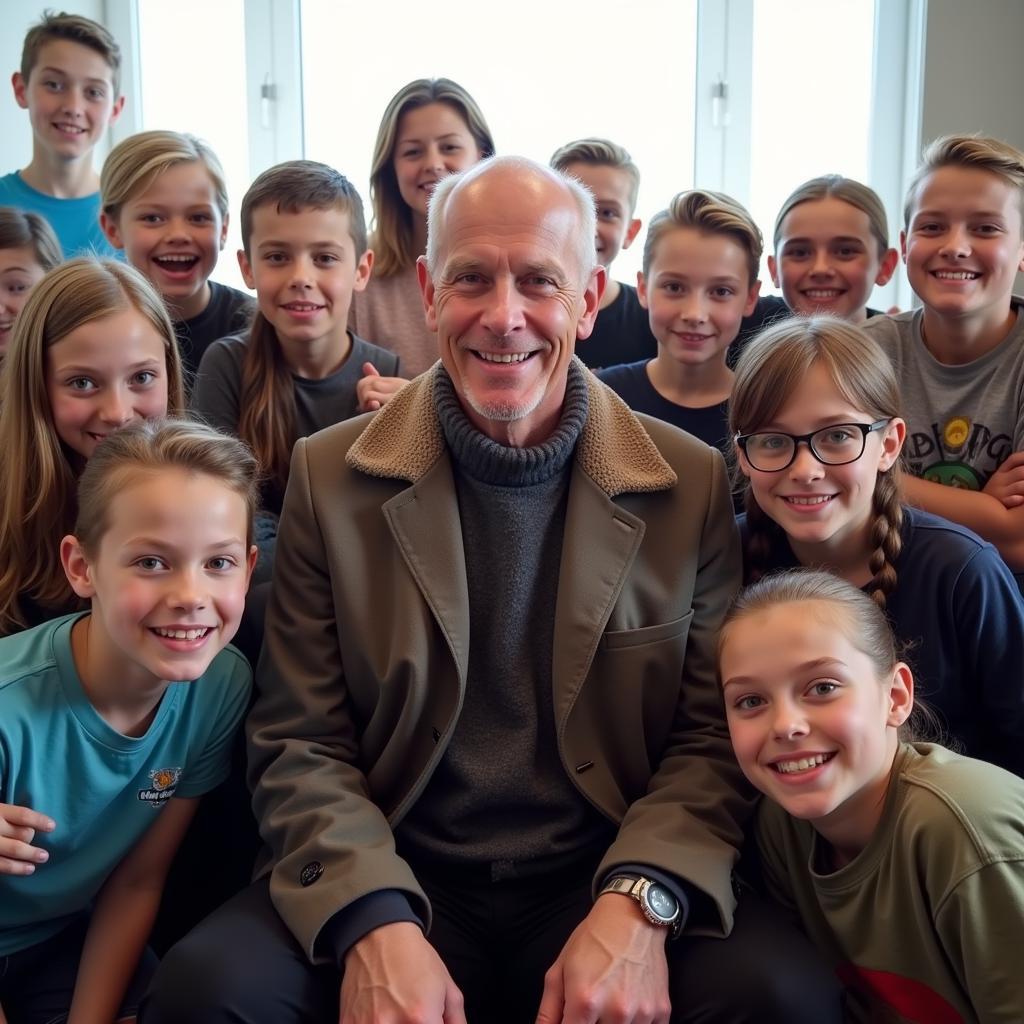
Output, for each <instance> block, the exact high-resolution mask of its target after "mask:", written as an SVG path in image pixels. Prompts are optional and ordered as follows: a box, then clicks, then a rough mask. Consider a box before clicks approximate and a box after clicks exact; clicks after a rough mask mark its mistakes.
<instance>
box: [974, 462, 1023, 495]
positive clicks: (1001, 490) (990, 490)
mask: <svg viewBox="0 0 1024 1024" xmlns="http://www.w3.org/2000/svg"><path fill="white" fill-rule="evenodd" d="M982 491H983V492H984V493H985V494H991V495H992V497H993V498H998V499H999V500H1000V501H1001V502H1002V503H1003V505H1004V506H1005V507H1006V508H1017V507H1018V506H1019V505H1024V452H1014V453H1013V454H1012V455H1010V456H1009V457H1008V458H1007V459H1005V460H1004V461H1003V463H1002V464H1001V465H1000V466H999V467H998V468H997V469H996V471H995V472H994V473H993V474H992V475H991V476H990V477H989V478H988V483H986V484H985V486H984V487H983V488H982Z"/></svg>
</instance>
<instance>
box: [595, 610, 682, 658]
mask: <svg viewBox="0 0 1024 1024" xmlns="http://www.w3.org/2000/svg"><path fill="white" fill-rule="evenodd" d="M692 620H693V609H692V608H691V609H690V611H688V612H687V613H686V614H685V615H683V616H681V617H680V618H678V619H673V620H672V621H671V622H662V623H659V624H658V625H656V626H642V627H641V628H640V629H610V630H606V631H605V633H604V635H603V636H602V637H601V647H602V649H604V650H621V649H623V648H625V647H642V646H643V645H644V644H657V643H661V642H662V641H663V640H672V639H674V638H676V637H680V636H681V637H682V638H683V639H684V640H685V638H686V634H687V633H688V632H689V629H690V622H691V621H692Z"/></svg>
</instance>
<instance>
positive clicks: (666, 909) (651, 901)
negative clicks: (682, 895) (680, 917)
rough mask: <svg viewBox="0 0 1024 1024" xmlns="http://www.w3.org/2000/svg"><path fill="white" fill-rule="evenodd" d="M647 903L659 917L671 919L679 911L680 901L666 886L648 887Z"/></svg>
mask: <svg viewBox="0 0 1024 1024" xmlns="http://www.w3.org/2000/svg"><path fill="white" fill-rule="evenodd" d="M647 904H648V906H649V907H650V908H651V910H652V911H654V913H655V914H657V916H658V917H660V918H663V919H664V920H666V921H671V920H672V919H673V918H674V917H675V916H676V914H678V913H679V903H678V902H677V901H676V898H675V896H673V895H672V893H670V892H669V891H668V889H666V888H665V887H664V886H661V885H656V884H654V885H649V886H648V887H647Z"/></svg>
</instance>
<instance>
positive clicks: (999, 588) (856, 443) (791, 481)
mask: <svg viewBox="0 0 1024 1024" xmlns="http://www.w3.org/2000/svg"><path fill="white" fill-rule="evenodd" d="M899 411H900V402H899V391H898V388H897V385H896V379H895V376H894V373H893V370H892V367H891V365H890V363H889V360H888V359H887V357H886V356H885V354H884V353H883V352H882V350H881V349H880V348H879V347H878V346H877V345H876V344H875V343H874V342H873V341H872V340H871V339H870V338H869V337H868V336H867V335H866V334H865V333H864V332H863V331H862V330H861V329H860V328H859V327H856V326H854V325H852V324H848V323H845V322H843V321H840V320H836V319H833V318H830V317H816V318H811V319H807V318H804V317H793V318H791V319H789V320H786V321H784V322H783V323H781V324H779V325H777V326H776V327H773V328H770V329H769V330H767V331H765V332H764V333H763V334H761V335H760V336H759V337H758V338H757V339H756V340H755V341H753V342H751V344H750V345H749V347H748V348H747V349H746V350H745V351H744V353H743V355H742V357H741V358H740V361H739V364H738V365H737V367H736V378H735V383H734V387H733V393H732V398H731V400H730V408H729V426H730V433H731V434H732V436H733V437H734V439H735V443H736V451H735V456H736V462H737V465H738V468H739V471H740V473H741V474H742V476H743V477H744V478H746V484H747V486H746V494H745V497H744V502H745V507H746V515H745V516H743V517H741V523H740V525H741V530H742V533H743V539H744V561H745V575H746V579H747V581H748V582H753V581H756V580H758V579H760V578H761V577H762V576H764V575H765V574H766V573H768V572H771V571H773V570H777V569H785V568H792V567H796V566H808V567H814V568H823V569H828V570H830V571H831V572H833V573H835V574H836V575H837V576H840V577H842V578H843V579H845V580H847V581H848V582H850V583H853V584H854V585H856V586H858V587H860V588H862V589H863V590H864V591H865V592H866V593H868V594H869V595H870V596H871V597H872V598H873V599H874V601H875V602H876V603H877V604H878V605H879V606H880V607H881V608H883V609H884V610H885V612H886V613H887V615H888V617H889V620H890V622H891V623H892V626H893V629H894V631H895V633H896V636H897V638H898V639H899V640H900V642H902V643H906V644H909V645H911V655H910V657H911V660H912V662H913V663H914V669H915V676H916V678H917V686H918V693H919V694H920V695H921V696H922V697H923V698H924V699H925V700H926V701H927V703H928V704H929V705H930V706H931V707H932V708H933V709H934V710H935V711H936V712H937V713H938V715H939V717H940V721H941V724H942V725H943V727H944V728H945V729H946V730H948V732H949V735H950V736H951V737H952V738H953V739H955V740H956V741H958V742H959V744H960V745H961V746H962V747H963V749H964V752H965V753H968V754H970V755H971V756H973V757H979V758H983V759H985V760H989V761H993V762H994V763H996V764H999V765H1001V766H1003V767H1005V768H1008V769H1009V770H1011V771H1014V772H1016V773H1017V774H1018V775H1024V745H1022V744H1021V743H1020V737H1021V736H1024V601H1022V598H1021V595H1020V592H1019V591H1018V589H1017V585H1016V583H1015V582H1014V579H1013V576H1012V575H1011V574H1010V572H1009V570H1008V569H1007V567H1006V565H1005V564H1004V563H1003V561H1002V559H1001V558H1000V557H999V555H998V553H997V552H996V550H995V548H993V547H992V546H991V545H990V544H988V543H986V542H985V541H983V540H981V539H980V538H979V537H978V536H976V535H975V534H974V533H972V532H971V531H970V530H968V529H966V528H964V527H961V526H958V525H957V524H955V523H951V522H949V521H947V520H944V519H940V518H939V517H937V516H934V515H930V514H929V513H926V512H923V511H921V510H919V509H915V508H910V507H908V506H905V505H903V504H902V503H901V500H900V486H899V472H900V470H899V457H900V451H901V449H902V447H903V442H904V439H905V437H906V426H905V424H904V422H903V420H902V419H900V417H899Z"/></svg>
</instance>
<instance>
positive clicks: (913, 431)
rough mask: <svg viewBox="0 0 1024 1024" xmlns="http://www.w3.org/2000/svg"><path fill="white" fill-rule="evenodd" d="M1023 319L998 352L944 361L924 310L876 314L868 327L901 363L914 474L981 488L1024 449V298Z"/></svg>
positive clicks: (907, 450)
mask: <svg viewBox="0 0 1024 1024" xmlns="http://www.w3.org/2000/svg"><path fill="white" fill-rule="evenodd" d="M1012 304H1013V308H1014V310H1015V311H1016V313H1017V321H1016V323H1015V324H1014V325H1013V328H1012V329H1011V330H1010V333H1009V334H1008V335H1007V336H1006V337H1005V338H1004V339H1003V340H1002V341H1001V342H1000V343H999V345H997V346H996V347H995V348H994V349H992V351H991V352H987V353H986V354H985V355H983V356H981V357H980V358H978V359H975V360H973V361H972V362H970V363H964V364H963V365H961V366H949V365H946V364H945V363H940V362H939V361H938V360H937V359H936V358H935V357H934V356H933V355H932V354H931V353H930V352H929V351H928V349H927V348H925V344H924V339H923V338H922V335H921V321H922V317H923V313H924V311H923V310H921V309H916V310H913V311H912V312H909V313H900V314H898V315H897V316H894V317H887V316H878V317H873V318H872V319H871V320H868V321H867V323H865V324H864V329H865V330H866V331H867V332H868V334H870V335H871V336H872V337H873V338H874V339H875V341H877V342H878V343H879V344H880V345H881V346H882V348H883V349H885V351H886V352H887V353H888V354H889V357H890V358H891V359H892V361H893V365H894V366H895V367H896V377H897V380H898V381H899V387H900V397H901V401H902V403H903V417H904V419H905V420H906V421H907V441H906V444H905V445H904V447H903V456H904V459H905V460H906V464H907V468H908V469H909V470H910V472H911V473H912V474H913V475H914V476H919V477H924V478H925V479H926V480H932V481H934V482H935V483H940V484H947V485H950V486H952V487H962V488H964V489H965V490H970V491H980V490H981V489H982V488H983V487H984V486H985V483H986V482H987V480H988V478H989V477H990V476H991V475H992V473H993V472H994V471H995V470H996V469H998V468H999V466H1000V465H1001V464H1002V463H1003V462H1004V461H1005V460H1006V458H1007V457H1008V456H1009V455H1010V454H1012V453H1013V452H1016V451H1021V450H1024V299H1021V298H1017V297H1014V299H1013V303H1012Z"/></svg>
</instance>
